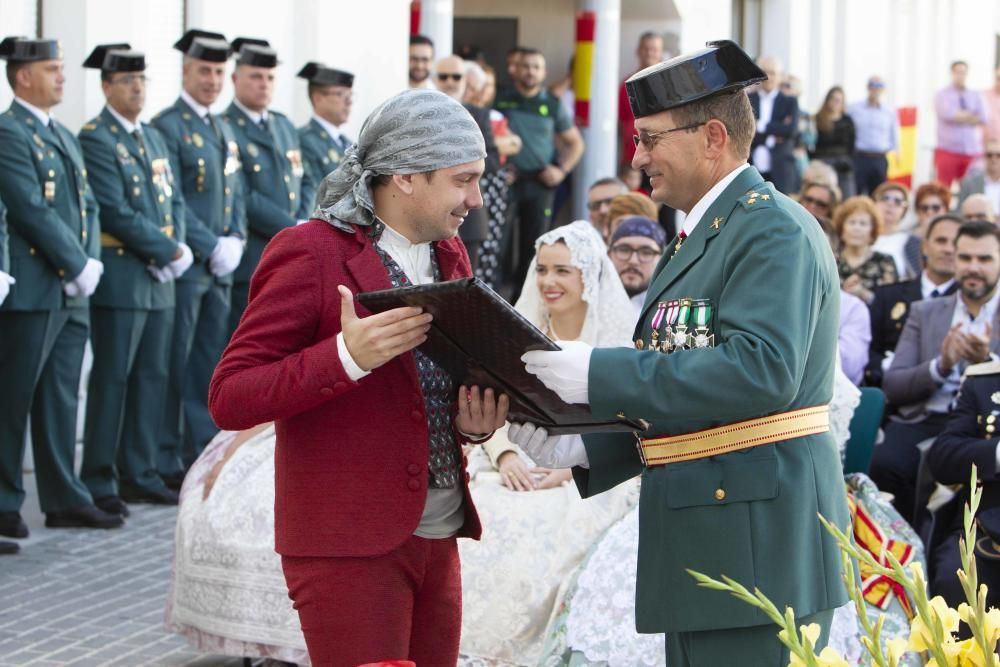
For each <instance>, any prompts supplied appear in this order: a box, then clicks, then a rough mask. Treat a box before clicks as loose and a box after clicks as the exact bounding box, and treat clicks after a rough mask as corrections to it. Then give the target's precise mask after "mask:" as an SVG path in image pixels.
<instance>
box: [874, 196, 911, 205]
mask: <svg viewBox="0 0 1000 667" xmlns="http://www.w3.org/2000/svg"><path fill="white" fill-rule="evenodd" d="M878 200H879V201H881V202H885V203H886V204H895V205H896V206H902V205H904V204H905V203H906V200H905V199H903V198H902V197H893V196H892V195H882V196H881V197H879V198H878Z"/></svg>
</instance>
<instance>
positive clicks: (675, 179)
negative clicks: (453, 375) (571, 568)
mask: <svg viewBox="0 0 1000 667" xmlns="http://www.w3.org/2000/svg"><path fill="white" fill-rule="evenodd" d="M764 76H765V74H764V72H762V71H761V70H760V69H759V68H758V67H757V66H756V65H754V63H753V62H752V61H751V60H750V59H749V58H748V57H747V55H746V54H745V53H743V51H741V50H740V48H739V47H738V46H737V45H736V44H734V43H732V42H729V41H721V42H712V43H710V44H709V48H708V49H705V50H703V51H699V52H697V53H694V54H691V55H689V56H685V57H681V58H679V59H677V58H675V59H674V60H671V61H668V62H666V63H663V64H662V65H660V66H657V67H656V68H652V69H647V70H645V71H643V72H640V73H639V74H637V75H635V76H634V77H632V78H631V79H629V81H628V83H627V85H628V86H629V99H630V101H631V104H632V110H633V112H634V113H635V116H636V122H635V127H636V131H637V133H638V147H637V150H636V154H635V158H634V159H633V161H632V165H633V166H634V167H636V168H641V169H643V170H645V171H646V173H647V174H649V176H650V181H651V183H652V185H653V193H652V196H653V199H655V200H657V201H660V202H663V203H666V204H668V205H669V206H672V207H674V208H677V209H679V210H682V211H684V212H685V213H686V214H687V217H686V218H685V221H684V227H683V229H682V230H681V233H680V234H678V236H677V238H676V239H675V240H674V242H672V243H670V244H668V247H667V252H666V253H665V255H664V257H663V259H661V260H660V263H659V265H658V267H657V270H656V272H655V274H654V278H653V281H652V283H651V284H650V286H649V290H648V292H647V296H646V302H645V305H644V308H643V312H642V315H641V317H640V320H639V325H638V327H637V328H636V333H635V336H636V341H635V348H636V349H634V350H633V349H624V348H614V349H593V348H590V347H589V346H587V345H586V344H583V343H579V342H576V343H560V345H561V346H562V348H563V349H562V350H560V351H558V352H528V353H526V354H525V355H524V356H523V357H522V359H523V360H524V361H525V362H526V364H527V369H528V371H529V372H531V373H534V374H536V375H537V376H538V377H539V379H540V380H541V381H542V382H544V383H545V384H546V386H548V387H549V388H550V389H552V390H553V391H555V392H556V393H557V394H559V396H560V397H561V398H562V399H563V400H564V401H567V402H572V403H589V405H590V410H591V412H592V413H593V415H594V416H595V417H598V418H600V419H614V418H615V417H616V416H618V417H623V416H627V417H631V418H633V419H634V420H643V421H645V422H646V423H647V424H648V425H649V426H648V428H647V429H646V430H645V431H643V432H641V433H639V434H632V433H610V434H585V435H584V437H583V440H584V446H583V447H581V448H577V447H574V446H573V444H572V443H573V442H574V441H573V440H572V439H569V438H565V437H549V436H548V434H547V433H545V432H544V429H535V428H533V427H532V426H531V425H524V426H522V425H512V426H511V429H510V437H511V439H512V440H514V441H515V442H517V443H518V444H520V445H521V446H522V447H523V448H525V450H526V451H527V453H528V454H529V456H531V457H532V459H533V460H535V461H536V462H537V463H538V465H541V466H552V467H566V466H568V465H573V466H575V467H574V470H573V473H574V477H575V478H576V481H577V485H578V487H579V488H580V493H581V495H583V496H584V497H588V496H592V495H594V494H597V493H600V492H602V491H605V490H607V489H610V488H612V487H614V486H615V485H617V484H619V483H621V482H622V481H624V480H626V479H629V478H631V477H634V476H636V475H639V474H641V475H642V491H641V496H640V499H639V503H640V506H641V508H642V511H641V512H640V516H639V556H638V574H637V579H636V626H637V628H638V630H639V631H640V632H649V633H658V632H665V633H666V635H667V639H666V654H667V663H668V664H670V665H672V666H683V665H698V666H702V665H704V666H708V665H736V664H740V665H755V666H763V665H774V666H775V667H778V666H779V665H781V666H783V665H786V664H787V663H788V650H787V649H785V648H784V647H783V646H782V644H781V643H780V640H779V639H778V638H777V628H776V627H775V626H774V625H773V624H770V623H768V622H767V620H766V619H765V618H764V617H762V616H761V615H760V613H759V612H758V611H756V610H755V609H754V608H753V607H751V606H749V605H747V604H745V603H743V602H740V601H739V600H736V599H734V598H732V597H731V596H729V595H727V594H726V595H724V594H721V593H719V592H717V591H711V590H707V589H705V588H702V587H700V586H698V585H697V584H696V581H695V579H694V578H693V577H691V576H690V574H689V573H688V572H687V570H688V569H692V570H697V571H701V572H703V573H704V574H707V575H709V576H712V577H719V576H721V575H728V576H730V577H732V578H734V579H735V580H736V581H738V582H740V583H741V584H742V585H744V586H747V587H749V588H750V589H751V590H752V589H754V588H755V587H756V588H759V589H760V590H761V591H763V592H764V593H766V594H767V595H768V596H769V597H770V598H771V600H773V601H774V603H775V604H776V605H777V606H778V608H779V609H782V608H784V607H785V606H786V605H787V606H791V607H794V609H795V611H796V614H797V616H798V622H800V623H810V622H815V623H818V624H819V625H820V627H821V628H822V635H821V637H820V638H819V642H818V644H819V646H822V645H823V644H825V642H826V635H827V633H828V631H829V627H830V623H831V621H832V618H833V610H834V609H835V608H836V607H838V606H840V605H841V604H843V602H844V600H846V598H847V596H846V593H845V591H844V587H843V583H842V582H841V579H840V577H841V567H840V556H839V553H838V548H837V545H836V542H835V541H834V540H833V539H832V538H831V537H830V536H829V535H827V534H826V531H825V530H823V528H822V526H821V525H820V523H819V522H818V521H817V519H816V515H817V513H819V514H821V515H823V516H825V517H826V518H827V519H829V520H830V521H832V522H833V523H834V524H836V525H838V526H841V527H846V526H847V525H848V523H849V514H848V510H847V501H846V497H845V492H844V484H843V476H842V472H841V465H840V459H839V456H838V454H837V449H836V446H835V444H834V442H833V439H832V437H831V436H830V434H829V413H828V407H827V406H828V404H829V402H830V398H831V393H832V386H833V374H834V371H835V361H834V359H835V356H836V354H837V322H838V317H839V302H840V288H839V280H838V278H837V270H836V266H835V263H834V259H833V254H832V253H831V252H830V247H829V245H828V243H827V240H826V237H825V235H824V234H823V231H822V229H821V228H820V226H819V225H817V224H816V221H815V219H814V218H813V217H812V216H811V215H810V214H809V213H807V212H806V211H805V209H803V208H802V207H801V206H799V205H798V204H796V203H794V202H793V201H791V200H790V199H788V198H787V197H785V196H784V195H782V194H780V193H779V192H777V190H775V189H774V188H772V187H771V186H770V185H769V184H767V183H766V182H765V181H764V180H763V178H762V177H761V175H760V174H759V173H758V172H757V170H756V169H754V168H753V167H751V166H750V165H748V164H746V159H747V156H748V154H749V152H750V145H751V141H752V139H753V133H754V122H753V114H752V112H751V110H750V104H749V101H748V100H747V97H746V95H745V94H744V93H743V91H742V89H743V88H744V87H745V86H747V85H750V84H752V83H754V82H756V81H760V80H761V79H763V78H764ZM691 78H694V79H695V80H696V81H699V82H700V83H699V85H696V86H695V87H694V89H697V90H698V91H699V94H698V96H695V97H694V99H691V98H689V97H687V96H686V91H688V90H691V89H689V88H686V87H685V88H682V89H681V90H678V89H677V88H675V84H674V82H676V81H688V80H690V79H691ZM704 91H712V93H710V94H707V95H706V93H705V92H704ZM779 294H780V297H779V296H776V295H779ZM737 422H742V423H741V425H740V429H739V432H740V433H741V437H739V438H730V437H729V436H730V435H731V434H732V432H733V430H734V429H732V428H731V425H732V424H734V423H737ZM775 423H781V424H782V428H780V429H777V430H775V431H766V429H767V426H766V424H775ZM540 434H541V435H540ZM637 435H638V436H639V437H640V438H641V439H640V442H639V444H640V447H639V448H638V449H637V447H636V436H637ZM791 554H794V556H791Z"/></svg>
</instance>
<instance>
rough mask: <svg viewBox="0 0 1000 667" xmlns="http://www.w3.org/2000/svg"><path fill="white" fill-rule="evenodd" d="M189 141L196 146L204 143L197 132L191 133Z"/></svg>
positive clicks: (199, 146)
mask: <svg viewBox="0 0 1000 667" xmlns="http://www.w3.org/2000/svg"><path fill="white" fill-rule="evenodd" d="M191 141H192V142H194V145H195V146H197V147H198V148H201V147H202V146H204V145H205V140H204V139H202V138H201V135H200V134H198V133H197V132H192V133H191Z"/></svg>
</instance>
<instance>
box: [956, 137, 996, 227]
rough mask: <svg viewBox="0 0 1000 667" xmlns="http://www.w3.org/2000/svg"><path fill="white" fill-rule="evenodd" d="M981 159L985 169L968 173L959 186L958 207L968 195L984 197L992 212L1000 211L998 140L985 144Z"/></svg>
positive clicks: (991, 140)
mask: <svg viewBox="0 0 1000 667" xmlns="http://www.w3.org/2000/svg"><path fill="white" fill-rule="evenodd" d="M983 158H984V159H985V161H986V168H985V169H983V170H977V171H974V172H972V173H970V174H969V175H968V176H966V177H965V178H963V179H962V181H961V183H960V184H959V189H958V201H959V205H961V204H962V203H963V202H964V201H965V200H966V199H967V198H968V197H969V196H970V195H986V196H987V197H988V198H989V200H990V202H991V203H992V204H993V210H994V211H1000V138H997V139H990V140H988V141H987V142H986V146H985V150H984V155H983Z"/></svg>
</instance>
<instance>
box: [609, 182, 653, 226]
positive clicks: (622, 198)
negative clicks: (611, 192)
mask: <svg viewBox="0 0 1000 667" xmlns="http://www.w3.org/2000/svg"><path fill="white" fill-rule="evenodd" d="M623 215H641V216H644V217H647V218H652V219H653V220H656V219H657V218H658V217H659V211H658V207H657V206H656V202H654V201H653V200H652V199H650V198H649V197H648V196H646V195H644V194H642V193H641V192H626V193H625V194H621V195H615V196H614V197H612V198H611V201H610V202H609V203H608V222H611V221H612V220H614V219H615V218H620V217H621V216H623ZM613 231H615V230H613V229H609V230H608V233H609V234H610V233H611V232H613Z"/></svg>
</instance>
